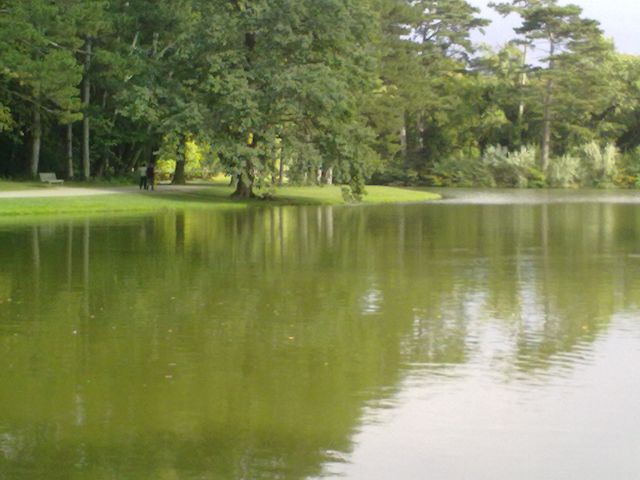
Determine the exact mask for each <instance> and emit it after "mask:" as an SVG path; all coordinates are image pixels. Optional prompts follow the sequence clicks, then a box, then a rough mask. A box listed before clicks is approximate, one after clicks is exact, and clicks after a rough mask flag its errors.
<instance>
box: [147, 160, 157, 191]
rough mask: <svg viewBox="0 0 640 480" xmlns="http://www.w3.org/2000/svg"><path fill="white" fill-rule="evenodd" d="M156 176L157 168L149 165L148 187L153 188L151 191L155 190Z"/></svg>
mask: <svg viewBox="0 0 640 480" xmlns="http://www.w3.org/2000/svg"><path fill="white" fill-rule="evenodd" d="M155 175H156V169H155V167H154V166H153V165H149V166H148V167H147V185H148V186H149V187H151V190H153V189H154V186H155Z"/></svg>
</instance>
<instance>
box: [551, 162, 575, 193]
mask: <svg viewBox="0 0 640 480" xmlns="http://www.w3.org/2000/svg"><path fill="white" fill-rule="evenodd" d="M580 163H581V162H580V158H578V157H576V156H572V155H563V156H562V157H559V158H554V159H553V161H551V162H550V165H549V175H548V178H549V184H550V185H551V186H552V187H562V188H566V187H573V186H576V185H577V184H578V183H579V181H580V176H581V166H580Z"/></svg>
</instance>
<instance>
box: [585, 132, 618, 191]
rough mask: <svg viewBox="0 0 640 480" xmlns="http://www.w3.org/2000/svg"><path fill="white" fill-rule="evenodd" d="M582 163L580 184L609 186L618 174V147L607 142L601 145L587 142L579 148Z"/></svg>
mask: <svg viewBox="0 0 640 480" xmlns="http://www.w3.org/2000/svg"><path fill="white" fill-rule="evenodd" d="M579 153H580V158H581V164H582V184H583V185H585V186H590V187H611V186H613V182H614V179H615V178H616V176H617V174H618V167H617V162H618V157H619V153H618V149H617V148H616V147H615V145H612V144H608V145H605V146H604V147H601V146H600V145H599V144H598V143H596V142H591V143H588V144H586V145H584V146H582V148H580V150H579Z"/></svg>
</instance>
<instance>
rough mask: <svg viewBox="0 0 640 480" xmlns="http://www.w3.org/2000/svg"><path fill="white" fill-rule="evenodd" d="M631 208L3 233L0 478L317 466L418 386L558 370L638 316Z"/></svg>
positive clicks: (422, 212) (281, 470) (449, 210)
mask: <svg viewBox="0 0 640 480" xmlns="http://www.w3.org/2000/svg"><path fill="white" fill-rule="evenodd" d="M639 220H640V213H638V212H637V211H636V209H635V208H634V207H632V206H629V205H614V204H595V205H594V204H590V205H587V204H571V205H564V204H558V205H554V204H544V205H516V206H506V205H485V206H480V205H437V206H436V205H431V206H388V207H376V208H337V209H333V208H330V207H318V208H273V209H269V210H248V211H228V212H217V213H207V212H202V211H186V212H176V213H167V214H164V215H159V216H153V217H147V218H141V219H119V220H111V221H96V220H83V221H70V222H66V223H54V224H46V225H33V226H28V227H16V228H4V229H3V230H1V231H0V245H2V248H1V249H0V266H1V269H0V364H2V365H4V366H5V368H3V369H2V370H0V388H1V391H2V395H1V396H0V474H2V475H0V476H6V477H7V478H19V477H28V478H65V479H66V478H71V477H73V478H91V479H96V478H97V479H99V478H114V477H115V478H181V479H183V478H303V477H309V476H320V475H322V473H323V471H324V470H323V468H324V467H323V465H324V464H325V463H326V462H327V461H328V460H332V459H333V460H335V459H336V458H337V459H340V458H349V454H350V452H352V451H353V448H354V445H353V443H352V442H353V438H354V434H355V433H356V432H357V431H362V430H363V429H365V430H366V428H368V425H369V417H367V416H365V414H366V412H370V409H371V408H372V406H373V407H377V408H379V407H384V406H390V405H395V401H394V399H395V398H396V397H397V396H398V395H400V396H401V392H402V391H403V390H406V389H407V388H411V385H412V382H416V383H415V385H420V386H421V387H420V388H424V385H425V383H424V382H425V379H426V381H427V384H429V385H434V384H435V385H439V386H450V385H456V384H457V383H456V382H461V381H462V380H461V379H464V378H468V377H469V376H472V375H473V374H474V373H477V372H482V373H483V374H486V375H487V377H488V378H489V379H490V382H493V383H492V385H502V386H503V388H506V389H511V390H513V391H527V392H529V391H531V389H530V387H531V386H532V385H533V386H535V385H544V384H546V383H550V382H551V383H553V382H557V381H561V379H562V378H563V376H566V375H570V372H571V371H572V370H573V369H574V368H575V367H576V365H581V364H584V363H588V362H591V361H592V354H593V344H594V341H595V340H596V339H597V338H599V337H600V336H601V335H603V334H604V333H605V332H608V330H609V329H610V328H611V327H610V325H611V319H612V317H613V316H614V315H615V314H616V313H619V312H632V311H636V310H637V306H638V299H639V298H640V293H638V292H640V290H639V289H638V285H637V282H638V276H637V269H638V267H640V262H639V261H637V257H636V255H638V254H640V250H638V245H640V243H638V240H639V238H638V236H639V234H640V230H639V228H638V225H639ZM558 379H560V380H558ZM505 385H506V387H504V386H505ZM367 415H368V414H367ZM451 421H453V419H451Z"/></svg>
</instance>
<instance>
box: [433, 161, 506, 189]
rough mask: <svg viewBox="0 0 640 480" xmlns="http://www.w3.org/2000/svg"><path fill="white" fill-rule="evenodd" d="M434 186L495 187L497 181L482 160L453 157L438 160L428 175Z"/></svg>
mask: <svg viewBox="0 0 640 480" xmlns="http://www.w3.org/2000/svg"><path fill="white" fill-rule="evenodd" d="M426 180H427V181H430V183H432V185H434V186H454V187H495V182H494V180H493V177H492V176H491V173H490V172H489V170H488V169H487V167H486V165H484V164H483V162H482V161H481V160H478V159H473V158H465V157H451V158H448V159H445V160H441V161H439V162H437V163H436V164H435V165H434V166H433V171H432V174H431V175H429V176H427V177H426Z"/></svg>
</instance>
